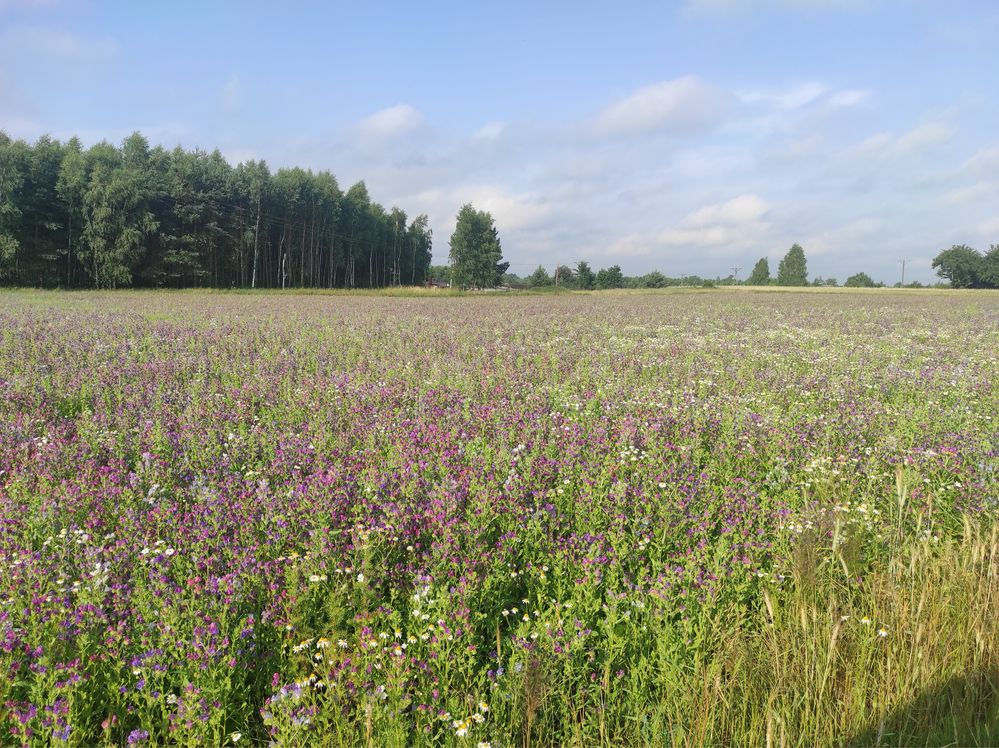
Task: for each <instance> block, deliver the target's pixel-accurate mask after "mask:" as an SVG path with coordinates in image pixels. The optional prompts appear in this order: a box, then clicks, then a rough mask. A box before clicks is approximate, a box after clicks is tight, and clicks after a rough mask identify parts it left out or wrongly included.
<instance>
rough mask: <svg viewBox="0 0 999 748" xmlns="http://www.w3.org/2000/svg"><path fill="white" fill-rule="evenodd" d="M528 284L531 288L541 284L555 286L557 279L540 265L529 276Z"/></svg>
mask: <svg viewBox="0 0 999 748" xmlns="http://www.w3.org/2000/svg"><path fill="white" fill-rule="evenodd" d="M527 285H528V286H530V287H531V288H539V287H541V286H553V285H555V281H553V280H552V277H551V276H550V275H548V271H547V270H545V269H544V267H542V266H541V265H538V269H537V270H535V271H534V272H533V273H531V274H530V275H529V276H528V277H527Z"/></svg>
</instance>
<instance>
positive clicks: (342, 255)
mask: <svg viewBox="0 0 999 748" xmlns="http://www.w3.org/2000/svg"><path fill="white" fill-rule="evenodd" d="M430 254H431V232H430V228H429V224H428V220H427V217H426V216H422V215H421V216H418V217H416V218H415V219H414V220H412V221H409V220H408V218H407V216H406V213H405V212H404V211H402V210H401V209H399V208H392V209H391V210H388V211H387V210H385V209H384V208H383V207H382V206H381V205H379V204H378V203H375V202H372V200H371V198H370V197H369V195H368V191H367V187H366V186H365V185H364V183H363V182H358V183H357V184H355V185H354V186H353V187H351V188H350V189H349V190H347V192H346V193H344V192H343V191H342V190H341V188H340V185H339V184H338V183H337V180H336V178H335V177H334V176H333V175H332V174H331V173H330V172H328V171H321V172H318V173H315V172H312V171H310V170H305V169H299V168H289V169H278V170H277V171H276V172H274V173H272V172H271V171H270V169H269V168H268V166H267V164H266V163H264V162H263V161H252V160H251V161H246V162H243V163H240V164H238V165H237V166H235V167H234V166H231V165H230V164H229V163H228V162H227V161H226V160H225V159H224V158H223V157H222V155H221V154H220V153H219V152H218V151H214V152H211V153H207V152H205V151H200V150H194V151H187V150H184V149H182V148H179V147H178V148H175V149H173V150H172V151H168V150H165V149H163V148H161V147H158V146H157V147H150V145H149V142H148V141H147V140H146V138H144V137H143V136H142V135H141V134H140V133H133V134H132V135H130V136H129V137H128V138H126V139H125V141H124V142H123V143H122V144H121V146H120V147H118V146H114V145H111V144H110V143H107V142H101V143H97V144H95V145H93V146H92V147H90V148H89V149H84V148H83V146H82V145H81V143H80V141H79V140H78V139H77V138H72V139H70V140H69V141H67V142H66V143H60V142H59V141H57V140H53V139H52V138H49V137H47V136H46V137H42V138H39V139H38V141H37V142H36V143H35V144H34V145H29V144H27V143H25V142H24V141H21V140H11V139H10V138H9V137H8V136H7V135H5V134H3V133H2V132H0V282H3V283H9V284H16V285H25V286H40V287H56V286H60V287H70V288H93V287H98V288H121V287H125V286H144V287H182V286H215V287H231V286H242V287H271V288H273V287H309V288H332V287H344V288H354V287H362V288H370V287H378V286H390V285H401V284H422V283H423V282H424V280H425V279H426V278H427V277H428V275H427V274H428V270H429V267H430Z"/></svg>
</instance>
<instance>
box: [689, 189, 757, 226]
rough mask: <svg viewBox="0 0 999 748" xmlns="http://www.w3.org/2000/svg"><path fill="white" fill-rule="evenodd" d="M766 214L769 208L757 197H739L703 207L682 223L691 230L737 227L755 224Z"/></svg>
mask: <svg viewBox="0 0 999 748" xmlns="http://www.w3.org/2000/svg"><path fill="white" fill-rule="evenodd" d="M768 212H770V206H769V205H767V203H766V201H764V200H763V199H762V198H761V197H759V196H758V195H739V197H734V198H732V199H731V200H729V201H727V202H724V203H716V204H714V205H705V206H704V207H703V208H699V209H698V210H695V211H694V212H693V213H691V214H690V215H688V216H687V217H686V218H685V219H684V220H683V223H684V225H685V226H689V227H691V228H706V227H710V226H712V225H715V224H722V225H725V226H732V225H735V226H739V225H744V224H747V223H755V222H757V221H759V220H760V219H762V218H763V217H764V216H765V215H766V214H767V213H768Z"/></svg>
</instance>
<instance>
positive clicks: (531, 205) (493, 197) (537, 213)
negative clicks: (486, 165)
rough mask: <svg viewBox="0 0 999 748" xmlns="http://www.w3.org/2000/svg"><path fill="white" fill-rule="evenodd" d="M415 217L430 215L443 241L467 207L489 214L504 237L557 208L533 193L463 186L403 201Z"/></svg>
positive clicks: (492, 187)
mask: <svg viewBox="0 0 999 748" xmlns="http://www.w3.org/2000/svg"><path fill="white" fill-rule="evenodd" d="M402 202H403V203H404V204H405V205H407V206H411V208H410V210H411V212H413V213H421V212H423V213H427V214H429V215H430V217H431V219H432V221H433V223H434V224H435V225H437V226H443V233H444V237H445V238H444V241H445V242H446V241H447V238H448V237H450V236H451V233H452V232H453V231H454V225H455V216H456V215H457V213H458V209H459V208H460V207H461V206H462V205H464V204H465V203H471V204H472V206H473V207H475V209H476V210H484V211H486V212H488V213H490V214H491V215H492V217H493V219H494V220H495V222H496V229H497V230H498V231H499V232H500V236H501V237H502V236H503V235H504V233H506V232H514V231H518V230H520V229H524V228H527V227H529V226H534V225H536V224H537V223H538V222H540V221H541V220H542V219H544V218H545V217H547V216H548V215H549V214H551V212H552V210H553V208H554V205H553V204H552V203H551V202H550V201H549V200H548V199H547V198H545V197H542V196H540V195H538V194H535V193H531V192H514V191H511V190H509V189H508V188H506V187H505V186H503V185H499V184H463V185H457V186H454V187H450V188H434V189H428V190H424V191H423V192H420V193H417V194H415V195H412V196H408V197H405V198H404V200H403V201H402Z"/></svg>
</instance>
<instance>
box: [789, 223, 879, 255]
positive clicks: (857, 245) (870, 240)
mask: <svg viewBox="0 0 999 748" xmlns="http://www.w3.org/2000/svg"><path fill="white" fill-rule="evenodd" d="M884 229H885V224H884V222H883V221H881V220H879V219H877V218H860V219H857V220H855V221H851V222H850V223H847V224H845V225H843V226H840V227H837V228H833V229H829V230H827V231H820V232H818V233H816V234H813V235H812V236H808V237H806V238H805V240H804V241H803V242H802V245H803V246H804V248H805V252H806V254H807V255H809V256H811V255H814V256H820V255H826V254H841V255H844V256H849V255H858V254H867V253H869V252H871V251H872V250H875V249H878V248H879V247H878V246H877V245H878V244H879V240H880V238H881V236H882V234H883V232H884Z"/></svg>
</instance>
